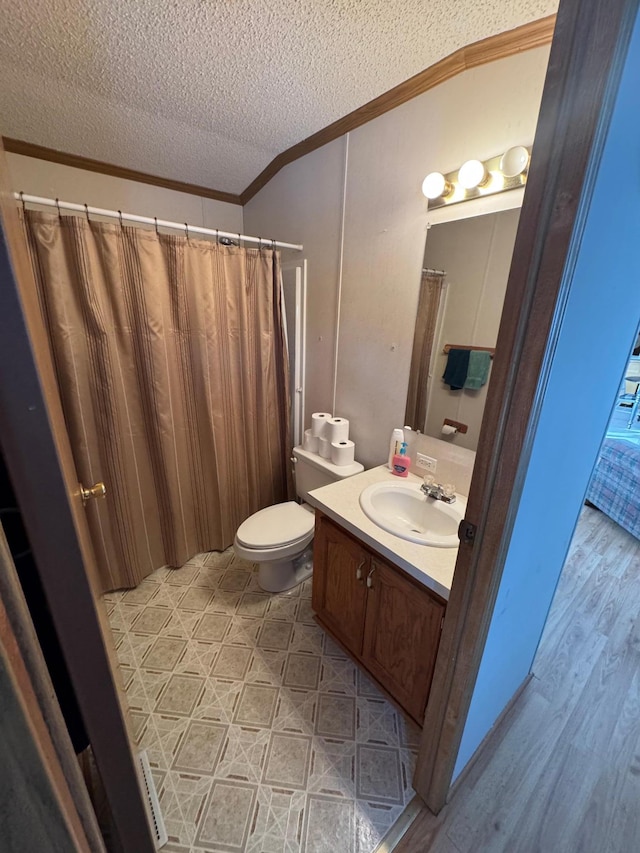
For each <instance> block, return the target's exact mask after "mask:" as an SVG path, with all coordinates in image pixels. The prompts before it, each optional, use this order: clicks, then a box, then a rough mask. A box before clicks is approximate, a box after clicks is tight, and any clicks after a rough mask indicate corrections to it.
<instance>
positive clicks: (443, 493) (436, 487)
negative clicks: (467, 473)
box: [420, 476, 456, 504]
mask: <svg viewBox="0 0 640 853" xmlns="http://www.w3.org/2000/svg"><path fill="white" fill-rule="evenodd" d="M420 491H422V492H424V494H425V495H426V496H427V497H428V498H434V499H435V500H437V501H444V502H445V503H446V504H452V503H455V500H456V495H455V486H451V485H449V484H448V483H445V485H444V486H443V485H442V484H441V483H435V482H434V481H433V477H429V476H427V477H425V478H424V482H423V484H422V485H421V486H420Z"/></svg>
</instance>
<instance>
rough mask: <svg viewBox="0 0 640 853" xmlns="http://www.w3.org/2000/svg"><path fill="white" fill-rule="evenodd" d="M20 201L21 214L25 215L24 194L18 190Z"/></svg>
mask: <svg viewBox="0 0 640 853" xmlns="http://www.w3.org/2000/svg"><path fill="white" fill-rule="evenodd" d="M20 201H21V202H22V212H23V213H26V211H27V208H26V207H25V205H24V193H23V192H22V190H20Z"/></svg>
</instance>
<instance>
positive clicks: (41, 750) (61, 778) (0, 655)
mask: <svg viewBox="0 0 640 853" xmlns="http://www.w3.org/2000/svg"><path fill="white" fill-rule="evenodd" d="M0 576H1V578H2V580H1V581H0V582H1V583H2V587H3V589H2V591H1V592H0V665H1V667H2V670H3V671H4V672H5V674H6V676H7V677H8V681H9V684H10V685H11V686H12V688H13V693H14V699H15V701H14V702H12V707H13V708H14V710H15V711H16V713H17V714H18V716H20V711H21V712H22V718H23V721H24V723H23V724H26V728H27V731H28V733H29V734H30V736H31V740H32V743H33V746H34V748H35V754H36V756H37V758H39V760H40V761H39V766H38V762H37V759H34V764H33V765H30V766H29V768H28V770H29V773H30V774H31V773H33V774H35V776H36V777H38V778H39V780H40V782H39V784H45V785H47V787H48V788H49V789H50V792H51V795H52V797H53V802H54V803H55V806H56V807H57V815H56V817H57V818H59V820H60V822H61V824H62V825H64V827H65V830H66V833H67V834H68V836H69V839H70V840H72V842H73V844H74V850H77V851H82V853H90V851H94V853H95V851H101V850H104V845H103V844H102V841H101V839H100V836H99V833H98V835H97V836H96V835H95V834H94V835H93V842H94V843H93V844H92V845H89V842H88V840H87V836H86V834H85V831H84V828H83V822H82V821H81V819H80V815H79V813H78V810H77V808H76V802H75V800H74V797H73V796H72V794H71V790H70V788H69V785H68V784H67V779H66V777H65V773H64V771H63V768H62V765H61V763H60V760H59V755H58V752H57V750H56V748H55V747H54V744H53V741H52V739H51V735H50V731H49V729H48V727H47V723H46V722H45V719H44V716H43V713H42V708H41V705H40V702H39V701H38V697H37V696H36V694H35V692H34V689H33V684H32V682H31V678H30V676H29V671H28V668H27V665H26V663H25V660H24V657H23V654H22V649H21V643H20V642H19V640H18V638H17V636H16V632H15V630H14V625H15V623H16V622H18V623H20V622H21V621H22V620H24V618H25V613H24V611H23V612H22V613H19V612H17V610H16V608H15V607H14V606H12V605H15V604H16V603H18V605H19V603H20V599H19V597H18V598H17V602H16V601H15V600H14V601H7V597H6V596H5V592H6V585H7V584H11V583H12V582H13V583H14V584H19V581H18V579H17V576H16V572H15V566H14V564H13V560H12V559H11V554H10V552H9V547H8V545H7V541H6V539H5V536H4V531H3V529H2V526H1V525H0ZM22 603H23V604H24V600H23V601H22ZM27 618H28V617H27ZM19 627H20V625H19V624H18V628H19ZM49 701H50V702H52V701H54V700H52V699H51V698H50V699H49ZM3 736H4V733H3ZM67 741H68V736H67ZM12 746H13V748H14V749H17V747H18V745H17V744H13V745H12ZM67 747H68V750H70V752H71V758H72V759H75V756H74V755H73V750H72V747H71V743H70V741H68V744H67ZM67 757H68V756H67ZM78 772H79V768H78ZM41 807H42V804H39V805H38V810H40V808H41ZM27 813H28V812H27V810H26V809H25V815H26V814H27ZM44 817H45V815H44V813H43V819H44ZM49 817H52V815H49ZM85 820H88V821H89V822H90V823H93V825H94V828H95V827H96V824H95V815H93V811H92V810H91V813H90V814H87V815H85Z"/></svg>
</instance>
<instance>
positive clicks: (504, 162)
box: [500, 145, 529, 178]
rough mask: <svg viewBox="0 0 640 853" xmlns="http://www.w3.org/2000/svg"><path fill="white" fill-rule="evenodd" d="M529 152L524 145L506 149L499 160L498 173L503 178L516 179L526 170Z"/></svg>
mask: <svg viewBox="0 0 640 853" xmlns="http://www.w3.org/2000/svg"><path fill="white" fill-rule="evenodd" d="M528 165H529V152H528V151H527V149H526V148H525V147H524V145H515V146H514V147H513V148H509V149H507V151H505V152H504V154H503V155H502V157H501V158H500V171H501V172H502V174H503V175H504V176H505V178H517V177H518V175H521V174H522V173H523V172H525V171H526V170H527V167H528Z"/></svg>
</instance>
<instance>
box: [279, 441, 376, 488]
mask: <svg viewBox="0 0 640 853" xmlns="http://www.w3.org/2000/svg"><path fill="white" fill-rule="evenodd" d="M293 457H294V459H295V465H294V469H293V470H294V475H295V481H296V494H297V495H298V497H299V498H300V500H302V501H306V500H307V496H308V494H309V492H310V491H312V490H313V489H319V488H320V487H321V486H328V485H329V483H335V482H337V481H338V480H344V478H345V477H353V475H354V474H359V473H360V472H361V471H364V465H361V464H360V462H353V463H352V464H351V465H334V464H333V462H332V461H331V460H330V459H323V457H322V456H318V454H317V453H310V452H309V451H308V450H305V449H304V448H302V447H294V448H293Z"/></svg>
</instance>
